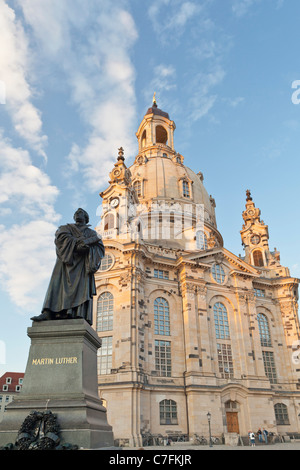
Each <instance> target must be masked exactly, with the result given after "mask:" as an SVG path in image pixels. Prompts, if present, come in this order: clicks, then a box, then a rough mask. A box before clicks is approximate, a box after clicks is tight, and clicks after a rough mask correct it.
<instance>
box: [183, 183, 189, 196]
mask: <svg viewBox="0 0 300 470" xmlns="http://www.w3.org/2000/svg"><path fill="white" fill-rule="evenodd" d="M182 193H183V197H186V198H190V197H191V195H190V185H189V183H188V182H187V181H183V182H182Z"/></svg>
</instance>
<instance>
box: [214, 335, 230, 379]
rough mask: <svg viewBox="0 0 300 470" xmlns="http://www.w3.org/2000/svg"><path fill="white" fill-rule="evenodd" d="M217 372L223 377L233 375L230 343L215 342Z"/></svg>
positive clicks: (226, 377)
mask: <svg viewBox="0 0 300 470" xmlns="http://www.w3.org/2000/svg"><path fill="white" fill-rule="evenodd" d="M217 352H218V366H219V372H220V374H221V377H222V378H223V379H228V378H232V377H233V360H232V352H231V345H230V344H223V343H218V344H217Z"/></svg>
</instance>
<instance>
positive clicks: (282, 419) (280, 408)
mask: <svg viewBox="0 0 300 470" xmlns="http://www.w3.org/2000/svg"><path fill="white" fill-rule="evenodd" d="M274 410H275V418H276V424H277V425H278V426H283V425H286V424H290V421H289V415H288V408H287V406H286V405H285V404H284V403H276V405H275V406H274Z"/></svg>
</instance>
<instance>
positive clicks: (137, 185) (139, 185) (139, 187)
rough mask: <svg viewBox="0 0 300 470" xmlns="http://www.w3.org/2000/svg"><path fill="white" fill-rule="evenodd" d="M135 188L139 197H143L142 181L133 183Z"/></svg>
mask: <svg viewBox="0 0 300 470" xmlns="http://www.w3.org/2000/svg"><path fill="white" fill-rule="evenodd" d="M133 188H134V189H135V192H136V195H137V197H141V196H142V182H141V181H135V182H134V183H133Z"/></svg>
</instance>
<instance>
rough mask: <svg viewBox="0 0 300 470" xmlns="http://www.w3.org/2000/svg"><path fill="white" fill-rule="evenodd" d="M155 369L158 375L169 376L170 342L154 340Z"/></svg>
mask: <svg viewBox="0 0 300 470" xmlns="http://www.w3.org/2000/svg"><path fill="white" fill-rule="evenodd" d="M155 370H156V372H157V374H158V375H159V376H160V377H171V342H170V341H160V340H155Z"/></svg>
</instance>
